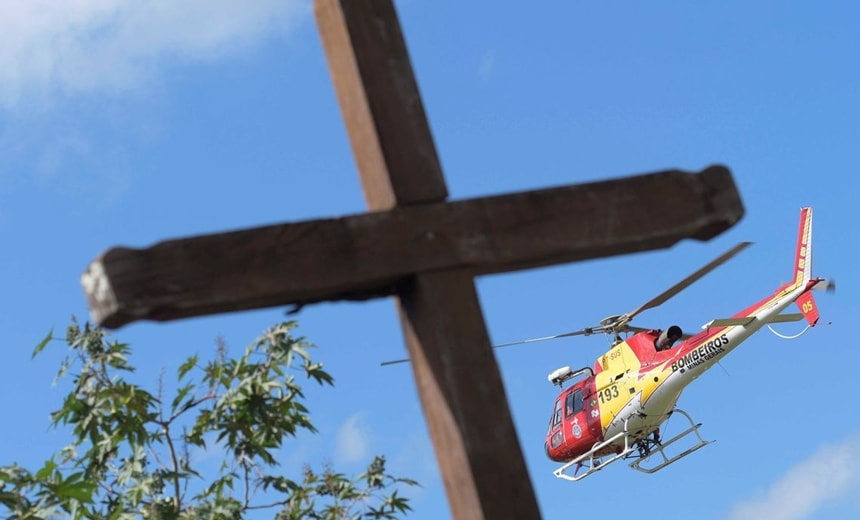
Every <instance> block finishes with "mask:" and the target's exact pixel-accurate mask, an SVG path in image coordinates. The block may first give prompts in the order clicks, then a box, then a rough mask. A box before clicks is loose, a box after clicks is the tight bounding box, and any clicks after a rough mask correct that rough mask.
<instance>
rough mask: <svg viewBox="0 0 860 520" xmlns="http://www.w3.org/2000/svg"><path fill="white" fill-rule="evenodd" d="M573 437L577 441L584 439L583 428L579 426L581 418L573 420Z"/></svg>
mask: <svg viewBox="0 0 860 520" xmlns="http://www.w3.org/2000/svg"><path fill="white" fill-rule="evenodd" d="M573 436H574V437H576V438H577V439H579V438H580V437H582V427H581V426H579V417H577V418H575V419H574V420H573Z"/></svg>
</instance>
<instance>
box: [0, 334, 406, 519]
mask: <svg viewBox="0 0 860 520" xmlns="http://www.w3.org/2000/svg"><path fill="white" fill-rule="evenodd" d="M294 327H295V322H285V323H281V324H279V325H277V326H275V327H273V328H271V329H269V330H267V331H266V332H265V333H264V334H263V335H262V336H261V337H260V338H258V339H257V340H256V341H255V342H254V343H252V344H251V345H249V346H248V348H247V349H246V350H245V353H244V355H242V356H241V357H239V358H238V359H229V358H228V357H227V355H226V349H225V347H224V345H223V342H219V346H218V349H217V353H216V355H215V356H214V359H212V360H210V361H208V362H205V363H204V362H201V361H200V360H199V359H198V356H196V355H195V356H192V357H190V358H189V359H188V360H187V361H186V362H185V363H183V364H182V366H180V367H179V368H178V370H177V373H176V380H177V385H176V389H175V392H171V393H172V398H171V399H165V398H164V397H163V396H162V394H163V393H165V388H164V387H165V386H166V385H165V384H164V381H163V380H162V381H161V382H160V383H159V384H158V389H157V392H156V393H155V394H153V393H151V392H149V391H147V390H146V389H144V388H142V387H140V386H138V385H135V384H132V383H130V382H129V381H128V380H127V379H126V376H128V375H129V374H130V373H132V372H133V371H134V367H133V366H132V365H131V364H130V363H129V356H130V354H131V349H130V348H129V346H128V345H127V344H124V343H119V342H118V341H108V339H107V337H106V333H105V332H104V331H103V330H102V329H100V328H97V327H91V326H90V325H89V324H85V325H84V326H83V328H82V327H80V326H79V325H78V324H77V323H76V322H73V323H72V324H71V325H70V326H69V327H68V330H67V333H66V342H67V343H68V345H69V348H70V355H69V356H68V357H67V359H66V360H65V362H64V363H63V364H62V366H61V368H60V372H59V374H58V378H59V377H62V376H64V375H65V374H66V373H67V372H69V371H70V370H72V369H74V370H75V371H77V374H76V375H75V376H74V380H73V385H72V386H73V390H72V391H71V392H70V393H69V394H68V395H67V396H66V397H65V400H64V401H63V405H62V407H61V408H60V409H59V410H57V411H55V412H53V413H52V414H51V420H52V423H53V425H54V426H55V427H58V426H64V427H67V428H70V429H71V432H72V438H73V442H72V443H71V444H70V445H69V446H66V447H65V448H64V449H63V450H62V451H61V452H59V453H58V454H55V455H54V456H53V457H51V459H49V460H48V461H47V462H46V463H45V464H44V465H43V466H42V467H41V468H40V469H38V470H36V471H31V470H28V469H25V468H22V467H20V466H18V465H10V466H3V467H0V514H2V513H3V512H4V510H5V513H6V514H2V516H3V517H6V518H13V519H22V520H23V519H51V518H73V519H104V520H108V519H110V520H118V519H126V518H152V519H191V518H195V519H196V518H206V519H213V520H216V519H225V520H227V519H230V520H235V519H241V518H247V517H248V516H249V515H251V516H254V517H258V516H259V514H260V513H255V512H256V511H263V512H265V513H267V514H265V515H264V516H265V517H268V518H271V517H274V518H276V519H278V520H288V519H305V518H311V519H343V518H349V519H362V518H397V517H398V516H400V515H402V514H405V513H406V512H407V511H409V510H410V507H409V504H408V499H407V498H405V497H402V496H400V495H398V490H397V487H398V486H399V485H410V486H411V485H416V483H415V482H414V481H411V480H409V479H402V478H395V477H392V476H391V475H389V474H388V473H387V472H386V469H385V459H384V457H382V456H377V457H375V458H374V459H373V461H372V462H371V463H370V465H369V467H368V468H367V471H366V472H365V473H364V474H362V475H359V476H357V477H347V476H345V475H343V474H341V473H337V472H336V471H334V470H333V469H332V468H331V467H329V466H328V465H325V466H324V467H323V468H321V469H320V470H318V471H314V470H313V469H311V467H309V466H306V467H305V468H304V469H303V471H301V472H300V474H297V475H293V479H295V480H293V479H291V478H289V477H288V476H287V475H284V474H282V473H280V472H279V471H278V469H279V466H278V461H277V450H278V449H279V448H280V447H281V446H282V445H283V443H284V441H285V440H286V439H287V438H289V437H295V436H296V435H297V433H298V432H300V431H302V430H305V431H309V432H315V431H316V430H315V428H314V426H313V424H312V423H311V417H310V412H309V410H308V408H307V406H306V405H305V403H304V402H303V401H304V394H303V393H302V387H301V386H300V385H299V381H298V378H297V377H296V375H297V374H298V375H300V376H302V375H303V376H304V379H305V380H313V381H315V382H316V383H319V384H320V385H332V384H333V380H332V377H331V376H330V375H329V374H328V373H326V372H325V371H323V369H322V365H321V364H319V363H314V362H313V361H312V360H311V358H310V356H309V354H308V350H309V348H311V347H313V345H311V344H310V343H308V342H306V341H305V340H303V339H302V338H296V337H293V336H292V334H291V331H292V329H293V328H294ZM51 339H52V336H51V334H49V335H48V337H47V338H45V340H44V341H42V342H41V343H40V344H39V345H38V346H37V347H36V349H35V351H34V353H33V355H34V356H35V355H36V354H38V353H39V352H40V351H41V350H42V349H44V348H45V346H46V345H47V344H48V343H49V341H50V340H51ZM202 450H205V451H206V452H207V453H212V452H215V453H219V454H220V455H221V458H222V461H221V465H220V471H218V472H216V473H217V474H216V475H215V476H212V475H211V474H206V472H205V471H204V469H203V468H201V467H200V466H201V464H200V463H198V462H196V461H195V457H192V456H191V454H192V453H194V452H195V451H196V452H198V453H199V452H201V451H202ZM198 458H199V457H198ZM207 464H209V465H211V462H208V463H207ZM297 473H298V472H297Z"/></svg>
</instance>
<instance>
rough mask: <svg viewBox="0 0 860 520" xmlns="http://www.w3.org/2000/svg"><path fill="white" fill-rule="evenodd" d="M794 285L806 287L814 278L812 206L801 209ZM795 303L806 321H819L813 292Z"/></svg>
mask: <svg viewBox="0 0 860 520" xmlns="http://www.w3.org/2000/svg"><path fill="white" fill-rule="evenodd" d="M794 269H795V275H794V284H793V287H794V288H795V289H796V288H798V287H805V286H806V285H808V284H809V281H810V280H811V279H812V208H801V209H800V229H799V231H798V233H797V251H796V252H795V255H794ZM795 303H796V304H797V306H798V307H799V308H800V312H802V313H803V316H804V317H805V318H806V321H807V322H808V323H809V324H810V325H811V326H814V325H815V324H816V323H817V322H818V318H819V316H818V306H817V305H816V304H815V299H814V298H813V297H812V293H811V292H805V293H803V294H802V295H801V296H800V297H799V298H798V299H797V300H795Z"/></svg>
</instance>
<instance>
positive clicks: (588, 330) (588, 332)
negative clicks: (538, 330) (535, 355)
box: [493, 327, 602, 348]
mask: <svg viewBox="0 0 860 520" xmlns="http://www.w3.org/2000/svg"><path fill="white" fill-rule="evenodd" d="M595 332H602V329H601V328H600V327H597V328H585V329H582V330H575V331H573V332H565V333H564V334H556V335H555V336H543V337H541V338H531V339H523V340H520V341H512V342H511V343H502V344H500V345H493V348H502V347H510V346H513V345H522V344H523V343H534V342H536V341H546V340H548V339H558V338H567V337H570V336H590V335H592V334H594V333H595Z"/></svg>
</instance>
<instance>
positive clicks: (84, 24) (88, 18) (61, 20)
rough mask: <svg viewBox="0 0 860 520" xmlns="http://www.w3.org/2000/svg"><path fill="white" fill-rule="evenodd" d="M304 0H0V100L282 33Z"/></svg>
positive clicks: (51, 91)
mask: <svg viewBox="0 0 860 520" xmlns="http://www.w3.org/2000/svg"><path fill="white" fill-rule="evenodd" d="M309 12H310V7H309V3H308V1H307V0H248V1H245V2H235V1H233V0H59V1H58V0H26V1H22V0H0V20H2V22H0V27H2V30H0V107H3V108H6V109H9V108H14V107H16V106H17V105H18V104H19V103H21V102H22V101H23V100H25V99H26V100H31V99H36V100H38V101H40V102H45V101H49V100H51V98H52V97H53V96H55V95H56V94H77V93H97V92H103V91H110V92H114V91H124V90H131V89H136V88H140V87H143V86H146V84H148V83H149V82H150V81H152V80H153V79H154V77H155V73H156V72H157V71H158V69H159V66H160V65H162V64H163V63H164V62H165V61H167V60H177V59H178V60H188V61H201V60H212V59H215V58H218V57H220V56H223V55H227V54H233V53H236V52H237V51H239V50H242V49H244V48H247V47H249V46H251V45H253V44H255V43H258V42H260V41H262V40H264V39H266V38H269V37H273V36H278V35H283V34H286V33H287V32H288V31H289V30H290V29H292V28H293V27H294V26H295V25H296V23H297V22H298V21H300V20H302V19H304V18H305V17H307V15H308V14H309Z"/></svg>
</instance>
